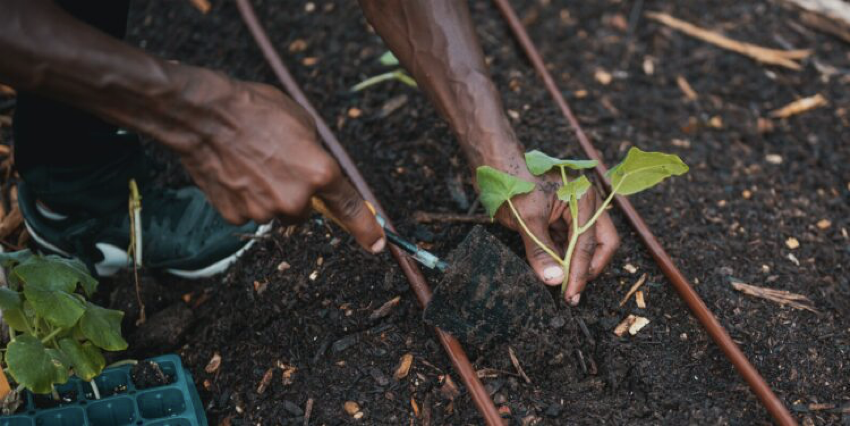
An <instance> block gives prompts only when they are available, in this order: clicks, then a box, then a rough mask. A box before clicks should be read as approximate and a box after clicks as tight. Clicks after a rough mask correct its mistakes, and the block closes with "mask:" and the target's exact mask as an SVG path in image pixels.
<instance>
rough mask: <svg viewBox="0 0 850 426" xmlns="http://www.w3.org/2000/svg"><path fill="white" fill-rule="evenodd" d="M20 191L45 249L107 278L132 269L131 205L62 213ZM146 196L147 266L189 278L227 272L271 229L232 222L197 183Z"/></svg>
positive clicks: (26, 217)
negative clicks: (121, 208)
mask: <svg viewBox="0 0 850 426" xmlns="http://www.w3.org/2000/svg"><path fill="white" fill-rule="evenodd" d="M18 193H19V195H18V204H19V206H20V209H21V213H22V214H23V216H24V223H25V224H26V227H27V231H29V234H30V236H31V237H32V238H33V240H34V241H35V243H36V244H37V245H38V246H39V248H40V249H41V250H44V251H47V252H51V253H55V254H59V255H62V256H65V257H73V258H77V259H79V260H81V261H82V262H83V263H85V264H86V265H87V266H88V267H89V270H90V271H92V272H93V273H95V274H96V275H98V276H101V277H107V276H111V275H114V274H115V273H117V272H118V271H120V270H122V269H125V268H131V267H132V263H131V257H129V256H128V254H127V248H128V247H129V245H130V219H129V216H128V211H127V210H126V209H125V210H124V211H120V212H116V213H114V214H111V215H106V216H92V215H86V214H81V215H75V214H74V213H68V214H59V213H55V212H52V211H50V210H48V209H46V208H44V207H42V206H41V205H40V204H39V203H38V202H37V201H36V198H35V195H34V194H32V193H31V192H30V191H28V189H27V186H26V184H25V183H24V182H21V183H20V184H19V186H18ZM128 196H129V194H128ZM141 196H142V211H141V215H142V259H143V264H144V266H145V267H146V268H151V269H155V270H162V271H166V272H168V273H170V274H173V275H176V276H179V277H183V278H189V279H196V278H204V277H209V276H212V275H215V274H218V273H220V272H223V271H225V270H226V269H227V268H228V267H229V266H230V265H231V264H232V263H233V262H235V261H236V259H237V258H239V256H241V255H242V254H243V253H244V252H245V251H247V250H248V249H249V248H250V247H251V246H252V245H253V244H254V242H255V238H253V237H256V236H260V235H263V234H265V233H267V232H268V231H269V229H270V228H271V225H270V224H266V225H258V224H256V223H254V222H248V223H246V224H244V225H241V226H234V225H231V224H230V223H228V222H227V221H225V220H224V218H222V217H221V215H219V214H218V212H217V211H216V210H215V209H214V208H213V207H212V205H211V204H210V203H209V202H208V201H207V199H206V197H205V196H204V194H203V193H202V192H201V191H200V190H199V189H198V188H195V187H187V188H183V189H179V190H173V189H166V188H156V187H153V186H152V185H151V186H150V187H149V188H148V189H147V190H143V192H142V194H141ZM125 205H126V204H125ZM246 237H247V238H246Z"/></svg>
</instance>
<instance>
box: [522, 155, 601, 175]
mask: <svg viewBox="0 0 850 426" xmlns="http://www.w3.org/2000/svg"><path fill="white" fill-rule="evenodd" d="M596 163H597V162H596V160H562V159H560V158H555V157H550V156H548V155H546V154H544V153H543V152H540V151H538V150H536V149H535V150H533V151H528V152H526V153H525V164H526V165H527V166H528V170H529V171H530V172H531V174H533V175H535V176H540V175H542V174H543V173H546V172H548V171H549V170H551V169H552V167H556V166H564V167H569V168H571V169H573V170H582V169H592V168H594V167H596Z"/></svg>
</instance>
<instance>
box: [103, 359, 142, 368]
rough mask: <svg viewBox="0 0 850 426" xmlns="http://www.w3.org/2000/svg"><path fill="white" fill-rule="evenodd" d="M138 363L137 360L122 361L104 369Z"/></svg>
mask: <svg viewBox="0 0 850 426" xmlns="http://www.w3.org/2000/svg"><path fill="white" fill-rule="evenodd" d="M138 363H139V361H138V360H135V359H122V360H121V361H115V362H113V363H112V364H109V365H107V366H106V367H104V369H106V368H113V367H120V366H122V365H136V364H138Z"/></svg>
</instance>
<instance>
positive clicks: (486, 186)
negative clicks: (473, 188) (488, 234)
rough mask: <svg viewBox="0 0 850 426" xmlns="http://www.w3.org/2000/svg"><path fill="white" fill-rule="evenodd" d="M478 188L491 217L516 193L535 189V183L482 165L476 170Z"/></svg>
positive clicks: (482, 202) (482, 201)
mask: <svg viewBox="0 0 850 426" xmlns="http://www.w3.org/2000/svg"><path fill="white" fill-rule="evenodd" d="M476 176H477V179H478V189H480V190H481V196H480V198H481V204H483V205H484V208H486V209H487V213H489V214H490V217H491V218H492V217H494V216H496V212H497V211H498V210H499V207H501V206H502V203H504V202H505V201H508V200H510V199H511V198H513V196H514V195H519V194H525V193H528V192H531V191H533V190H534V184H533V183H531V182H526V181H524V180H522V179H519V178H517V177H514V176H512V175H509V174H507V173H504V172H500V171H499V170H496V169H494V168H492V167H490V166H481V167H479V168H478V170H477V171H476Z"/></svg>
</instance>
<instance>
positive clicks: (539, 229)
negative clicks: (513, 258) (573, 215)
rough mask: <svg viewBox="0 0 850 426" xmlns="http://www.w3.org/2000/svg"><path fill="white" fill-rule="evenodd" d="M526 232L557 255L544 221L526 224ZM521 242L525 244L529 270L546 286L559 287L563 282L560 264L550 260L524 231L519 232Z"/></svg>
mask: <svg viewBox="0 0 850 426" xmlns="http://www.w3.org/2000/svg"><path fill="white" fill-rule="evenodd" d="M528 230H529V231H531V233H533V234H534V236H535V237H537V240H538V241H539V242H541V243H543V244H544V245H545V246H546V247H547V248H549V250H551V251H552V252H553V253H558V250H557V249H556V248H555V244H554V243H553V242H552V237H551V236H550V235H549V226H548V225H546V223H545V221H543V220H540V221H533V222H529V223H528ZM520 235H521V236H522V242H523V243H524V244H525V256H526V257H527V258H528V263H529V264H530V265H531V269H534V272H535V273H537V276H538V277H540V279H541V280H542V281H543V282H544V283H546V284H548V285H559V284H561V282H562V281H563V280H564V269H563V268H562V267H561V264H560V263H559V262H558V261H556V260H555V259H553V258H552V256H550V255H549V253H547V252H546V250H544V249H543V248H542V247H540V245H539V244H538V243H537V242H536V241H534V238H532V237H531V236H529V235H528V234H527V233H526V232H525V230H523V229H521V230H520Z"/></svg>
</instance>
